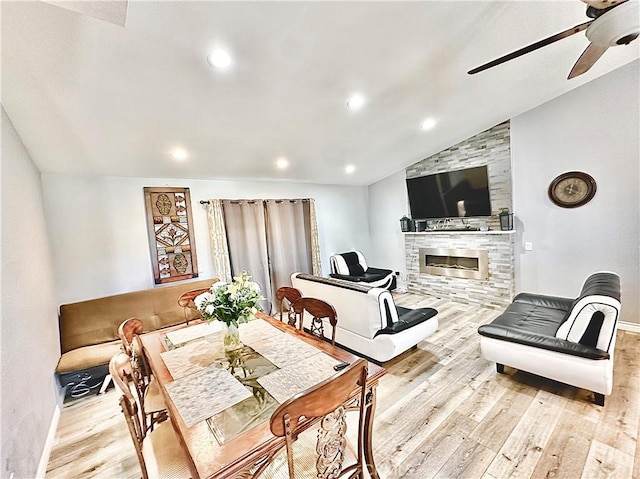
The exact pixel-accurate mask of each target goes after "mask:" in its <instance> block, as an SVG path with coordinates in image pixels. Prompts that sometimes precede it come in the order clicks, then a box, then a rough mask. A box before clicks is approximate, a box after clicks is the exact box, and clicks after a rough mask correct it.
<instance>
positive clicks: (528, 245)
mask: <svg viewBox="0 0 640 479" xmlns="http://www.w3.org/2000/svg"><path fill="white" fill-rule="evenodd" d="M524 250H525V251H533V243H532V242H531V241H525V242H524Z"/></svg>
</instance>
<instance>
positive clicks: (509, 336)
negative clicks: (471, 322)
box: [478, 321, 609, 359]
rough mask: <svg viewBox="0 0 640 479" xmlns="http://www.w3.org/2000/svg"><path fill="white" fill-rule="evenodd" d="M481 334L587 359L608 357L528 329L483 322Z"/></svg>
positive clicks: (585, 347) (598, 350) (602, 353)
mask: <svg viewBox="0 0 640 479" xmlns="http://www.w3.org/2000/svg"><path fill="white" fill-rule="evenodd" d="M478 332H479V333H480V334H481V335H482V336H486V337H488V338H495V339H501V340H503V341H509V342H512V343H518V344H523V345H525V346H532V347H534V348H540V349H547V350H549V351H556V352H559V353H564V354H570V355H572V356H579V357H582V358H587V359H609V353H608V352H606V351H602V350H600V349H596V348H594V347H591V346H587V345H584V344H580V343H572V342H571V341H566V340H564V339H560V338H556V337H555V336H547V335H543V334H537V333H532V332H530V331H528V330H524V329H520V328H516V327H509V326H504V325H500V324H495V321H494V323H491V324H485V325H482V326H480V327H479V328H478Z"/></svg>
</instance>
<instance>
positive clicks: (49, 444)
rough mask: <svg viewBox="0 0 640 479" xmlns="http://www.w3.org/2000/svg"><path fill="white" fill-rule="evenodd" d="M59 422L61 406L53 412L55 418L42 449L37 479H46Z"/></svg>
mask: <svg viewBox="0 0 640 479" xmlns="http://www.w3.org/2000/svg"><path fill="white" fill-rule="evenodd" d="M58 422H60V406H58V405H56V408H55V410H54V411H53V417H52V418H51V424H50V425H49V434H47V441H46V442H45V443H44V448H43V449H42V456H40V463H39V464H38V472H36V478H37V479H44V476H45V474H46V472H47V466H48V465H49V457H50V456H51V450H52V449H53V442H54V441H55V439H56V431H57V430H58Z"/></svg>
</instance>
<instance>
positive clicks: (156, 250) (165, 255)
mask: <svg viewBox="0 0 640 479" xmlns="http://www.w3.org/2000/svg"><path fill="white" fill-rule="evenodd" d="M144 199H145V205H146V209H147V228H148V232H149V249H150V250H151V263H152V264H153V277H154V281H155V283H156V284H163V283H170V282H172V281H180V280H183V279H190V278H197V277H198V261H197V259H196V243H195V241H194V234H193V219H192V217H191V196H190V195H189V188H170V187H165V188H145V189H144Z"/></svg>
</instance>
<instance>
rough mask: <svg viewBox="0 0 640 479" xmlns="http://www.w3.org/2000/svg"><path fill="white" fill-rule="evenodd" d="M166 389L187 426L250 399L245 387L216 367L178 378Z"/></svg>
mask: <svg viewBox="0 0 640 479" xmlns="http://www.w3.org/2000/svg"><path fill="white" fill-rule="evenodd" d="M165 387H166V389H167V392H168V393H169V396H170V397H171V401H173V404H175V406H176V408H177V409H178V413H179V414H180V416H181V417H182V419H183V421H184V423H185V424H186V425H187V427H191V426H193V425H195V424H198V423H199V422H200V421H204V420H205V419H207V418H210V417H211V416H214V415H216V414H218V413H219V412H220V411H223V410H224V409H226V408H228V407H231V406H233V405H234V404H237V403H239V402H240V401H244V400H245V399H247V398H249V397H251V393H250V392H249V391H248V390H247V388H245V387H244V386H243V385H242V384H241V383H240V381H238V380H237V379H236V378H234V377H233V376H232V375H231V374H230V373H229V371H227V370H225V369H220V368H217V367H215V366H212V367H210V368H208V369H205V370H204V371H201V372H199V373H195V374H191V375H189V376H185V377H183V378H181V379H177V380H175V381H173V382H171V383H168V384H167V385H166V386H165Z"/></svg>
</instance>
